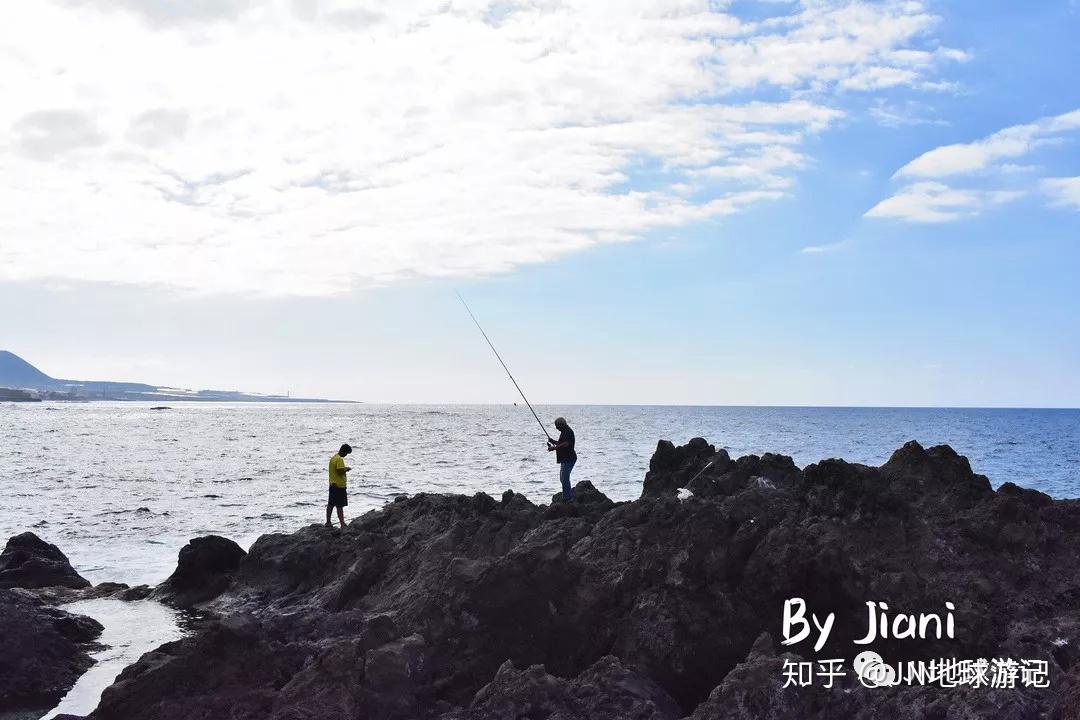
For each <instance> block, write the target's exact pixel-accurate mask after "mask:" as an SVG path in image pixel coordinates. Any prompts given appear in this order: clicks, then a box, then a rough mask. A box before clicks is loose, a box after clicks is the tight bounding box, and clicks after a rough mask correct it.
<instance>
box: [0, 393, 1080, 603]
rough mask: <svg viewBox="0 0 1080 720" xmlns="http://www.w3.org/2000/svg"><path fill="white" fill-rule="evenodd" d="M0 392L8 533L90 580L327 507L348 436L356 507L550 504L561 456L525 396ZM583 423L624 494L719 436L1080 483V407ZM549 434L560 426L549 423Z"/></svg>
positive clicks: (1078, 492)
mask: <svg viewBox="0 0 1080 720" xmlns="http://www.w3.org/2000/svg"><path fill="white" fill-rule="evenodd" d="M151 405H152V404H151V403H84V404H75V403H70V404H65V403H4V404H0V498H2V500H3V502H2V504H0V539H6V538H7V537H9V536H11V535H14V534H16V533H18V532H22V531H25V530H32V531H33V532H35V533H37V534H38V535H39V536H41V537H42V538H44V539H45V540H47V541H49V542H52V543H55V544H57V545H58V546H59V547H60V548H61V549H62V550H63V551H64V552H65V553H67V555H68V557H69V558H70V559H71V561H72V564H73V565H74V566H75V568H76V569H77V570H78V571H79V572H80V573H81V574H82V575H84V576H85V577H86V578H88V579H89V580H91V581H92V582H95V583H97V582H101V581H105V580H111V581H117V582H126V583H128V584H131V585H136V584H140V583H147V584H156V583H158V582H160V581H161V580H163V579H164V578H165V577H166V576H167V575H168V574H169V573H170V572H172V570H173V568H174V567H175V565H176V556H177V552H178V551H179V550H180V548H181V547H182V546H183V545H184V544H185V543H186V542H187V541H188V540H189V539H190V538H193V537H196V536H199V535H206V534H210V533H214V534H219V535H224V536H225V537H229V538H232V539H234V540H236V541H237V542H239V543H240V544H241V545H242V546H244V547H248V546H250V544H251V543H252V542H253V541H254V540H255V539H256V538H257V537H258V536H259V535H260V534H263V533H269V532H290V531H293V530H296V529H298V528H299V527H301V526H303V525H305V524H308V523H312V522H322V521H323V519H324V512H325V502H326V485H327V470H326V466H327V462H328V460H329V458H330V456H331V455H332V454H333V453H334V452H335V451H336V450H337V448H338V447H339V446H340V445H341V443H343V442H348V443H350V444H351V445H352V446H353V448H354V450H355V452H354V454H353V455H352V456H350V457H349V459H348V462H349V464H350V465H351V466H352V467H353V468H354V469H353V472H351V473H350V475H349V507H348V508H347V512H346V519H347V520H348V519H351V518H354V517H357V516H358V515H360V514H362V513H363V512H365V511H367V510H370V509H372V508H376V507H379V506H381V505H382V504H383V503H386V502H387V501H390V500H392V499H393V498H394V497H395V496H397V495H400V494H403V493H408V494H415V493H420V492H439V493H467V494H472V493H476V492H486V493H489V494H491V495H493V496H496V497H498V496H499V495H500V494H501V493H502V492H503V491H504V490H506V489H508V488H511V489H513V490H515V491H517V492H520V493H522V494H524V495H526V496H528V497H529V498H530V499H532V500H533V501H534V502H549V501H550V498H551V495H552V494H553V493H555V492H557V491H558V488H559V481H558V468H557V466H556V465H555V462H554V458H553V456H552V455H551V454H549V453H548V452H547V451H546V450H545V447H544V437H543V435H542V433H541V431H540V428H539V426H538V425H537V424H536V421H535V420H534V419H533V417H532V415H531V414H530V413H529V411H528V409H527V408H526V407H524V406H522V407H516V406H509V405H508V406H466V405H444V406H436V405H432V406H417V405H367V404H353V405H350V404H317V403H312V404H273V403H258V404H250V403H236V404H224V403H171V404H170V405H171V407H170V409H167V410H153V409H151ZM537 411H538V412H539V413H540V416H541V417H542V418H545V419H548V420H553V419H554V418H555V417H556V416H557V415H563V416H565V417H566V418H567V420H568V421H569V423H570V425H571V426H572V427H573V428H574V430H575V432H576V434H577V444H578V455H579V461H578V464H577V467H576V468H575V470H574V474H573V480H574V481H579V480H589V481H591V482H592V483H593V484H594V485H596V486H597V487H598V488H599V489H600V490H601V491H603V492H604V493H606V494H607V495H608V496H609V497H611V498H612V499H615V500H630V499H633V498H636V497H638V495H639V494H640V492H641V481H642V478H643V477H644V475H645V471H646V470H647V468H648V463H649V457H650V456H651V455H652V452H653V450H654V449H655V447H656V443H657V441H658V440H660V439H668V440H671V441H673V442H675V443H676V444H683V443H685V442H686V441H687V440H689V439H690V438H692V437H696V436H700V437H704V438H706V439H708V440H709V441H710V442H712V443H713V444H715V445H716V446H717V447H718V448H721V447H722V448H725V449H727V451H728V452H729V453H731V455H732V456H733V457H736V456H739V455H744V454H747V453H757V454H760V453H763V452H778V453H783V454H786V455H791V456H792V457H793V458H794V459H795V462H796V464H798V465H799V466H805V465H807V464H809V463H812V462H816V461H818V460H821V459H823V458H830V457H842V458H844V459H846V460H849V461H853V462H860V463H867V464H872V465H879V464H881V463H883V462H884V461H885V460H887V459H888V457H889V455H890V454H891V453H892V451H893V450H895V449H896V448H898V447H899V446H900V445H902V444H903V443H904V442H905V441H907V440H912V439H914V440H918V441H919V442H920V443H923V444H924V445H927V446H929V445H935V444H939V443H947V444H949V445H952V446H953V448H955V449H956V450H957V451H958V452H959V453H961V454H963V455H966V456H967V457H968V458H969V459H970V460H971V464H972V466H973V468H974V469H975V471H976V472H979V473H983V474H985V475H987V476H988V477H989V478H990V481H991V483H992V484H993V485H994V486H995V487H996V486H998V485H1000V484H1001V483H1003V482H1005V481H1012V482H1015V483H1017V484H1019V485H1023V486H1026V487H1032V488H1036V489H1038V490H1041V491H1043V492H1045V493H1048V494H1050V495H1053V496H1055V497H1078V496H1080V410H1011V409H937V408H785V407H674V406H650V407H645V406H539V407H537ZM549 431H551V432H554V430H552V429H551V428H550V427H549Z"/></svg>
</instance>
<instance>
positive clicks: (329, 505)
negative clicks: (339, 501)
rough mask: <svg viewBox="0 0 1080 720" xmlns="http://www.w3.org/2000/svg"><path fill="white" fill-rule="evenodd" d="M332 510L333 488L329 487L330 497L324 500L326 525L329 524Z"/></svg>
mask: <svg viewBox="0 0 1080 720" xmlns="http://www.w3.org/2000/svg"><path fill="white" fill-rule="evenodd" d="M333 509H334V486H333V485H331V486H330V495H329V497H327V498H326V524H327V525H329V524H330V513H331V512H332V511H333Z"/></svg>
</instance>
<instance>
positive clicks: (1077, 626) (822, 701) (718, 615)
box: [93, 438, 1080, 720]
mask: <svg viewBox="0 0 1080 720" xmlns="http://www.w3.org/2000/svg"><path fill="white" fill-rule="evenodd" d="M680 489H689V490H690V491H691V492H692V493H693V494H692V495H691V496H689V498H688V499H680V493H679V490H680ZM576 493H577V495H578V500H576V501H575V502H570V503H567V502H562V501H561V499H559V498H558V497H556V498H553V502H552V503H551V504H550V505H547V506H543V505H540V506H537V505H534V504H533V503H531V502H530V501H528V500H527V499H526V498H524V497H523V496H521V495H518V494H516V493H513V492H510V491H507V492H506V493H504V494H503V496H502V497H501V499H495V498H491V497H489V496H487V495H484V494H478V495H475V496H472V497H467V496H448V495H426V494H421V495H416V496H413V497H408V498H398V499H397V500H396V501H395V502H393V503H390V504H388V505H386V506H385V507H384V508H382V509H380V510H377V511H373V512H370V513H368V514H366V515H364V516H363V517H361V518H359V519H357V520H354V521H353V522H352V523H351V524H350V525H349V526H348V527H347V528H346V529H345V530H343V531H342V530H337V529H331V528H326V527H323V526H320V525H315V526H310V527H307V528H304V529H302V530H300V531H298V532H295V533H292V534H275V535H265V536H263V537H261V538H259V540H258V541H257V542H256V543H255V544H254V545H253V546H252V547H251V549H250V551H249V552H248V554H246V555H242V556H241V555H237V553H236V552H235V549H233V548H231V547H230V546H228V545H227V544H226V543H222V542H219V541H220V539H218V540H214V541H213V542H204V543H194V542H193V544H192V546H189V547H198V548H199V550H198V552H197V553H195V556H197V557H199V558H200V559H199V561H198V562H197V563H192V564H191V566H192V567H195V568H200V570H199V571H198V572H192V573H188V572H186V571H185V572H184V573H181V568H178V571H177V573H178V574H180V575H181V576H182V578H183V580H182V582H177V581H175V578H176V577H177V575H174V576H173V578H170V581H169V582H168V583H167V584H166V585H167V588H166V589H167V590H168V592H165V591H164V590H163V589H162V588H159V590H158V591H157V594H158V596H160V597H163V598H164V599H167V600H169V601H171V602H174V603H176V604H181V605H183V604H195V605H196V606H197V607H198V608H200V609H202V610H205V611H208V612H212V613H214V614H216V616H217V618H218V620H216V621H215V622H212V623H210V624H209V626H208V627H206V628H205V629H203V630H202V631H201V632H198V633H196V634H195V635H193V636H191V637H188V638H185V639H183V640H181V641H178V642H174V643H170V644H167V645H164V646H162V647H161V648H159V649H158V650H156V651H154V652H151V653H148V654H147V655H145V656H144V657H143V658H142V659H141V660H140V661H139V662H138V663H136V664H135V665H132V666H130V667H129V668H127V669H126V670H125V671H124V672H123V673H122V674H121V676H120V677H119V678H118V680H117V682H116V683H115V684H114V685H113V686H112V687H110V688H109V689H108V690H106V692H105V694H104V696H103V698H102V702H101V705H100V706H99V708H98V710H97V711H95V713H94V715H93V717H95V718H100V719H102V720H104V719H111V718H147V719H148V720H149V719H150V718H153V719H154V720H171V719H174V718H175V719H176V720H179V719H180V718H185V719H186V718H218V717H228V718H234V719H236V720H242V719H243V718H252V719H254V718H276V719H278V720H300V719H301V718H316V717H318V718H354V719H361V718H386V719H388V720H389V719H392V718H402V719H404V718H441V719H442V720H481V719H484V720H486V719H487V718H503V717H507V718H552V719H558V720H567V719H569V718H608V717H610V718H616V717H619V718H622V717H626V718H642V719H646V718H647V719H649V720H661V719H666V718H676V717H692V718H694V720H705V719H706V718H732V719H734V718H740V719H741V718H782V717H783V718H815V719H817V718H821V719H824V718H872V717H896V718H916V717H919V718H923V717H932V718H943V719H944V718H982V717H1001V718H1016V719H1026V718H1032V719H1034V718H1044V717H1057V718H1066V717H1075V707H1076V704H1075V698H1076V697H1078V696H1080V692H1078V687H1080V686H1078V681H1080V662H1077V660H1078V657H1077V653H1075V652H1074V651H1073V650H1072V648H1076V647H1078V646H1080V572H1078V571H1080V543H1077V542H1076V540H1077V537H1078V533H1080V503H1078V502H1077V501H1071V500H1052V499H1050V498H1048V497H1047V496H1045V495H1042V494H1041V493H1037V492H1033V491H1029V490H1024V489H1021V488H1018V487H1016V486H1014V485H1011V484H1010V483H1006V484H1005V485H1003V486H1002V487H1001V488H1000V489H999V490H997V491H996V492H995V491H994V490H993V489H992V488H991V486H990V483H989V481H988V480H987V478H985V477H983V476H980V475H977V474H975V473H973V472H972V471H971V468H970V466H969V464H968V462H967V460H966V459H965V458H964V457H962V456H960V455H958V454H957V453H955V452H954V451H953V450H952V449H950V448H948V447H946V446H938V447H932V448H929V449H926V448H923V447H921V446H919V445H918V444H917V443H908V444H907V445H905V446H904V447H903V448H901V449H899V450H897V451H896V453H894V455H893V456H892V458H891V459H890V460H889V461H888V462H887V463H885V464H884V465H883V466H881V467H880V468H875V467H869V466H864V465H857V464H851V463H847V462H844V461H843V460H836V459H832V460H824V461H822V462H819V463H816V464H813V465H810V466H807V467H806V468H803V469H799V468H797V467H796V466H795V465H794V463H792V461H791V459H790V458H787V457H785V456H780V455H772V454H765V455H763V456H760V457H758V456H748V457H744V458H738V459H735V460H733V459H731V458H730V457H728V456H727V453H726V452H724V451H722V450H717V449H716V448H715V447H714V446H712V445H710V444H709V443H708V442H707V441H705V440H703V439H700V438H698V439H694V440H692V441H691V442H690V443H689V444H688V445H685V446H681V447H677V446H675V445H674V444H672V443H664V442H662V443H661V444H660V445H659V446H658V448H657V452H656V454H655V456H654V457H653V461H652V463H651V464H650V469H649V473H648V475H647V476H646V479H645V483H644V488H643V495H642V497H641V498H640V499H639V500H637V501H634V502H631V503H612V502H611V501H610V500H608V499H607V498H606V497H603V495H602V494H601V493H600V491H598V490H597V489H596V488H593V487H591V486H586V484H584V483H582V484H579V485H578V486H577V488H576ZM241 552H242V551H241ZM182 555H183V554H182ZM189 559H190V558H189ZM181 565H182V566H183V565H185V560H184V557H183V556H182V558H181ZM207 568H222V569H220V570H213V571H210V570H207ZM793 597H800V598H803V599H804V600H805V602H806V603H807V606H808V607H809V609H810V610H811V611H813V612H815V613H817V614H818V615H819V616H824V615H825V613H827V612H834V613H836V614H837V620H836V624H835V626H834V628H833V631H832V634H831V636H830V640H829V641H828V643H826V645H825V646H824V647H823V648H822V649H821V650H820V652H816V653H815V652H814V650H813V647H812V641H807V642H803V643H801V644H798V645H795V646H791V647H788V648H784V650H786V651H787V653H788V654H786V655H785V654H784V653H782V652H780V651H779V650H778V648H777V645H776V642H775V640H774V638H780V637H781V626H780V624H781V617H782V609H783V604H784V601H785V600H787V599H788V598H793ZM868 601H883V602H887V603H888V605H889V607H890V608H891V609H892V610H893V611H894V612H897V613H899V612H908V613H916V614H918V613H934V612H937V613H944V611H945V607H946V606H945V603H946V602H951V603H953V604H954V605H955V608H956V609H955V628H956V631H955V635H956V637H955V638H953V639H948V638H945V639H940V640H938V639H928V640H911V639H903V640H897V639H893V638H888V639H883V640H879V641H878V642H876V643H874V644H873V645H872V648H873V649H874V650H875V651H876V652H878V653H880V654H881V655H882V656H883V657H884V658H886V659H887V660H889V661H893V662H895V661H899V660H908V659H912V660H918V659H927V660H929V659H934V658H940V657H947V658H957V659H965V658H967V659H976V658H994V657H1011V658H1016V659H1020V658H1025V659H1033V660H1043V661H1046V662H1047V664H1048V668H1049V671H1050V674H1049V681H1050V687H1049V688H1048V689H1035V688H1019V687H1018V688H1013V689H991V688H978V689H970V688H969V689H952V690H949V689H940V688H928V687H894V688H872V689H868V688H864V687H862V686H861V685H859V684H858V683H857V682H856V681H855V680H854V676H853V675H851V674H850V672H849V675H848V677H846V678H843V679H840V680H838V681H837V684H836V686H835V687H834V688H831V689H826V688H822V687H820V686H819V687H806V688H794V687H788V688H784V687H783V685H784V674H783V663H784V660H785V659H787V660H793V659H803V660H819V659H823V658H846V660H847V664H848V670H849V671H850V662H851V660H852V658H853V657H854V655H855V654H857V652H859V651H861V650H862V649H864V648H863V647H862V646H859V645H855V644H854V643H853V641H854V640H855V639H857V638H859V637H861V636H862V635H863V634H865V632H866V615H867V609H866V603H867V602H868ZM795 653H797V654H795ZM1070 713H1073V714H1070Z"/></svg>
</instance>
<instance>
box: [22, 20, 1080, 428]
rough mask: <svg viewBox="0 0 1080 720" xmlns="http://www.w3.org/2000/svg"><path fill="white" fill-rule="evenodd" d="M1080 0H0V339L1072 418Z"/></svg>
mask: <svg viewBox="0 0 1080 720" xmlns="http://www.w3.org/2000/svg"><path fill="white" fill-rule="evenodd" d="M1078 36H1080V3H1078V2H1077V1H1076V0H1040V2H1037V3H1017V2H1012V1H1005V0H956V1H954V2H945V1H943V0H942V1H937V0H905V1H900V2H889V1H886V2H871V1H839V0H835V1H834V0H803V1H801V2H786V1H782V0H760V1H752V0H743V1H738V0H732V1H731V2H725V1H722V0H712V1H711V2H698V1H691V0H622V1H620V2H617V3H614V2H613V3H603V2H596V0H520V1H503V0H500V1H496V2H489V1H486V0H463V1H457V0H450V1H446V0H439V1H438V2H433V1H428V0H397V1H395V2H393V3H373V2H351V1H347V0H291V1H290V0H281V1H279V2H258V1H257V0H216V1H211V0H192V1H191V2H185V3H174V2H164V1H160V0H159V1H157V2H151V1H150V0H111V1H110V0H40V1H39V2H35V3H7V4H4V5H2V6H0V97H3V102H0V318H2V320H0V349H7V350H11V351H13V352H15V353H17V354H19V355H21V356H23V357H24V358H26V359H27V360H28V361H30V362H32V363H34V364H35V365H37V366H38V367H39V368H41V369H42V370H44V371H45V372H47V373H49V374H51V375H53V376H56V377H73V378H81V379H112V380H126V381H142V382H151V383H160V384H167V385H172V386H180V387H190V388H214V389H240V390H246V391H259V392H274V393H278V392H280V393H284V392H290V393H291V394H293V395H306V396H319V397H333V398H347V399H355V400H364V401H370V402H433V403H439V402H485V403H486V402H499V403H502V402H513V401H514V400H516V394H515V391H514V388H513V386H512V385H511V384H510V382H509V381H508V380H507V379H506V377H505V375H503V374H502V370H501V368H500V367H499V365H498V364H497V362H496V360H495V359H494V357H493V356H492V355H491V353H490V351H489V350H488V348H487V346H486V344H484V341H483V338H482V337H481V336H480V334H479V333H478V331H477V330H476V328H475V326H473V325H472V321H471V320H470V319H469V317H468V315H467V314H466V313H465V311H464V309H463V308H462V306H461V304H460V303H459V302H458V300H457V298H456V296H455V292H456V291H458V292H460V293H461V294H462V295H463V296H464V297H465V298H466V299H467V300H468V301H469V303H470V305H471V306H472V309H473V311H474V312H475V313H476V315H477V316H478V317H479V319H480V321H481V322H482V323H483V324H484V326H485V329H486V330H487V331H488V334H489V335H490V336H491V337H492V340H493V341H494V342H495V344H496V347H497V348H498V349H499V351H500V352H501V354H502V355H503V358H504V359H505V360H506V362H507V363H508V364H509V365H510V367H511V369H512V370H513V371H514V373H515V375H516V377H517V379H518V381H519V382H520V383H521V384H522V386H523V387H524V388H525V390H526V392H527V393H528V394H529V396H530V400H533V401H534V402H537V403H555V404H568V403H628V404H638V403H640V404H654V403H655V404H668V403H672V404H722V405H745V404H751V405H756V404H764V405H888V406H900V405H920V406H1007V407H1078V406H1080V322H1078V321H1077V318H1080V291H1078V289H1077V288H1078V282H1077V277H1078V276H1080V83H1078V82H1076V74H1077V71H1078V70H1080V44H1078V43H1076V42H1075V38H1076V37H1078Z"/></svg>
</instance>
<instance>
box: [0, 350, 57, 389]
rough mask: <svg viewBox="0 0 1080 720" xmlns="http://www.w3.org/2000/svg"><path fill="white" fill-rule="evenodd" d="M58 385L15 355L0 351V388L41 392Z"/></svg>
mask: <svg viewBox="0 0 1080 720" xmlns="http://www.w3.org/2000/svg"><path fill="white" fill-rule="evenodd" d="M59 384H60V383H58V382H57V381H56V380H53V379H52V378H51V377H49V376H48V375H46V374H45V373H43V372H41V371H40V370H38V369H37V368H36V367H34V366H33V365H31V364H30V363H28V362H26V361H25V360H23V359H22V358H21V357H19V356H18V355H16V354H15V353H13V352H8V351H7V350H0V387H9V388H33V389H35V390H43V389H47V388H54V387H58V386H59Z"/></svg>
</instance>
